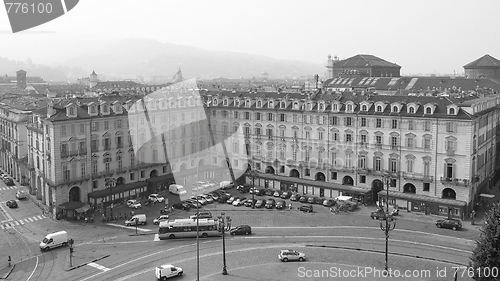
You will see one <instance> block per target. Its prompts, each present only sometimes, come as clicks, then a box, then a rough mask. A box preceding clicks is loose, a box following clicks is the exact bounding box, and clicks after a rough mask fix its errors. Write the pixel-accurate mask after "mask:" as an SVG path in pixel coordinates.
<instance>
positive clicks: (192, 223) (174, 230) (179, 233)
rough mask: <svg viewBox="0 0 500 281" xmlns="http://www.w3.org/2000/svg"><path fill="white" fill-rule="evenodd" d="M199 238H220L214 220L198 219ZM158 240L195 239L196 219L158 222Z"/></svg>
mask: <svg viewBox="0 0 500 281" xmlns="http://www.w3.org/2000/svg"><path fill="white" fill-rule="evenodd" d="M198 230H199V237H201V238H206V237H208V236H221V235H222V233H220V232H219V230H218V228H217V221H216V220H214V219H198ZM158 237H159V238H160V240H163V239H168V238H170V239H173V238H184V237H191V238H192V237H196V219H176V220H173V221H163V222H160V228H159V230H158Z"/></svg>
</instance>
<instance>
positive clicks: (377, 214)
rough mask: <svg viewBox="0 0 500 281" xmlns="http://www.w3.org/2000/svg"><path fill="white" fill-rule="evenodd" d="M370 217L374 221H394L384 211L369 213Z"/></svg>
mask: <svg viewBox="0 0 500 281" xmlns="http://www.w3.org/2000/svg"><path fill="white" fill-rule="evenodd" d="M370 217H371V218H372V219H374V220H385V219H387V218H389V220H391V221H392V220H394V218H393V217H392V216H391V215H388V214H387V213H386V212H385V211H384V210H377V211H374V212H371V214H370Z"/></svg>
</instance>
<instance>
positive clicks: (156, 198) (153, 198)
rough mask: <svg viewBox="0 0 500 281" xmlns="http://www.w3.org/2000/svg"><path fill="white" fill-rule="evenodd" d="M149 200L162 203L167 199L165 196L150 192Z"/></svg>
mask: <svg viewBox="0 0 500 281" xmlns="http://www.w3.org/2000/svg"><path fill="white" fill-rule="evenodd" d="M148 200H149V201H151V202H158V203H161V202H163V201H165V198H164V197H163V196H160V195H158V194H156V193H155V194H150V195H149V197H148Z"/></svg>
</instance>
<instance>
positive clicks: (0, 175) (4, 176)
mask: <svg viewBox="0 0 500 281" xmlns="http://www.w3.org/2000/svg"><path fill="white" fill-rule="evenodd" d="M0 178H1V179H2V181H3V182H4V183H5V184H6V185H7V186H12V185H15V183H14V180H13V179H12V178H10V177H9V176H8V175H7V174H3V173H2V172H0Z"/></svg>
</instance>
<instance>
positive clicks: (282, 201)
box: [276, 200, 286, 210]
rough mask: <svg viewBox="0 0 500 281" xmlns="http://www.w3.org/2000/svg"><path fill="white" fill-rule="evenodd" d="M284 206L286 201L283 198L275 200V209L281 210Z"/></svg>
mask: <svg viewBox="0 0 500 281" xmlns="http://www.w3.org/2000/svg"><path fill="white" fill-rule="evenodd" d="M285 208H286V201H285V200H279V201H278V202H276V209H279V210H283V209H285Z"/></svg>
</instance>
